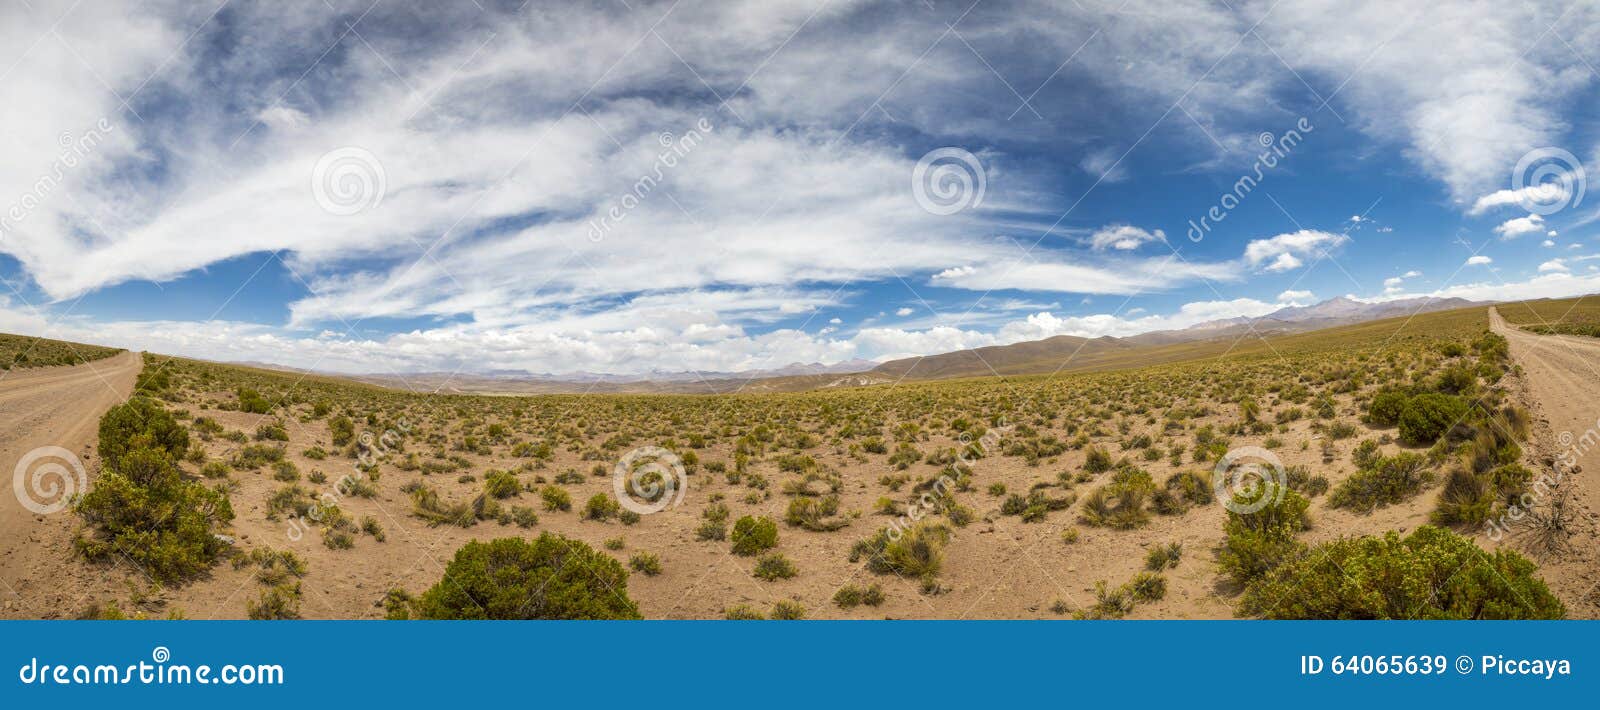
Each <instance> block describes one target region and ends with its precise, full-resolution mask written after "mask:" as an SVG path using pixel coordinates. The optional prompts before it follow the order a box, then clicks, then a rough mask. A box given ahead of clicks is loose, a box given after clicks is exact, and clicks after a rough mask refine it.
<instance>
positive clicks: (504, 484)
mask: <svg viewBox="0 0 1600 710" xmlns="http://www.w3.org/2000/svg"><path fill="white" fill-rule="evenodd" d="M483 492H484V493H486V494H488V495H490V496H492V497H494V498H499V499H502V500H504V499H506V498H510V497H512V496H514V495H517V494H518V493H521V492H522V484H521V483H518V482H517V475H516V474H514V473H512V472H510V471H490V472H488V473H487V474H484V476H483Z"/></svg>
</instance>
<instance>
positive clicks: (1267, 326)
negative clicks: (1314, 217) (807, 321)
mask: <svg viewBox="0 0 1600 710" xmlns="http://www.w3.org/2000/svg"><path fill="white" fill-rule="evenodd" d="M1475 305H1479V304H1478V303H1475V302H1473V301H1468V300H1465V299H1461V298H1431V297H1420V298H1406V299H1400V300H1395V301H1387V302H1383V303H1363V302H1361V301H1357V300H1355V299H1352V298H1346V297H1342V296H1341V297H1339V298H1333V299H1329V300H1326V301H1323V302H1321V303H1318V304H1315V305H1310V306H1287V307H1284V308H1280V309H1278V310H1276V311H1273V312H1271V313H1268V314H1266V315H1264V316H1260V317H1257V318H1246V317H1240V318H1227V319H1223V320H1214V321H1207V322H1204V323H1198V324H1195V325H1193V326H1190V327H1188V328H1184V329H1182V330H1158V331H1154V332H1150V333H1142V334H1139V335H1134V336H1129V337H1126V338H1113V337H1110V336H1105V337H1100V338H1078V337H1073V336H1070V335H1058V336H1055V337H1053V338H1045V339H1044V340H1033V341H1028V342H1023V343H1013V344H1011V345H997V346H993V347H987V348H977V349H974V350H959V351H956V352H951V353H944V354H941V355H930V356H927V357H920V358H906V359H903V360H893V361H890V362H886V363H883V364H882V365H879V366H877V367H875V368H873V369H872V370H871V371H870V372H869V373H868V374H872V375H882V376H884V377H887V378H891V379H915V380H933V379H946V378H952V377H983V376H986V375H1030V374H1041V373H1051V372H1057V371H1059V370H1062V369H1065V368H1067V367H1069V366H1070V367H1071V368H1072V369H1074V370H1083V369H1096V368H1100V367H1107V366H1113V365H1114V366H1127V364H1128V363H1129V362H1130V361H1132V362H1141V363H1143V364H1156V363H1158V362H1164V361H1170V360H1176V359H1181V358H1182V357H1186V356H1187V354H1188V352H1189V351H1188V350H1185V349H1183V348H1177V347H1166V348H1160V346H1173V345H1178V344H1182V343H1200V342H1207V341H1212V340H1219V339H1229V340H1233V339H1238V338H1241V337H1245V336H1250V335H1260V336H1270V335H1287V334H1290V333H1303V332H1307V331H1312V330H1321V329H1323V328H1332V327H1335V326H1341V325H1350V324H1353V323H1360V322H1364V321H1369V320H1381V319H1383V318H1393V317H1396V316H1408V315H1411V314H1413V313H1425V312H1429V311H1444V310H1451V309H1455V308H1467V307H1471V306H1475ZM1130 356H1132V360H1130ZM1141 357H1142V358H1145V359H1144V360H1140V358H1141Z"/></svg>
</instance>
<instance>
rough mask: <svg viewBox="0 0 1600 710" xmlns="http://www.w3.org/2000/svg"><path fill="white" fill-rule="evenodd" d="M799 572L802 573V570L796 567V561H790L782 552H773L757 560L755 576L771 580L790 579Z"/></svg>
mask: <svg viewBox="0 0 1600 710" xmlns="http://www.w3.org/2000/svg"><path fill="white" fill-rule="evenodd" d="M797 574H800V570H798V569H795V566H794V563H793V562H790V561H789V558H787V557H784V556H783V553H782V552H771V553H767V554H765V555H762V556H761V559H759V560H756V568H755V572H754V575H753V576H754V577H756V578H757V579H764V580H767V581H768V582H771V581H774V580H779V579H789V578H790V577H793V576H795V575H797Z"/></svg>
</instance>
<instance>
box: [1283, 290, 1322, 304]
mask: <svg viewBox="0 0 1600 710" xmlns="http://www.w3.org/2000/svg"><path fill="white" fill-rule="evenodd" d="M1316 298H1317V296H1316V294H1314V293H1312V292H1310V291H1293V290H1290V291H1284V292H1283V293H1280V294H1278V302H1279V303H1296V304H1303V303H1308V302H1310V301H1314V300H1316Z"/></svg>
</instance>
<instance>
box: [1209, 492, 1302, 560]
mask: <svg viewBox="0 0 1600 710" xmlns="http://www.w3.org/2000/svg"><path fill="white" fill-rule="evenodd" d="M1258 504H1259V507H1258ZM1310 506H1311V501H1309V500H1307V499H1306V498H1305V496H1302V495H1300V494H1299V493H1296V492H1295V491H1293V490H1290V489H1288V488H1286V487H1282V486H1278V485H1277V484H1275V483H1272V482H1265V483H1263V484H1262V485H1260V486H1258V487H1257V488H1256V489H1255V490H1253V491H1241V492H1239V493H1237V494H1235V495H1234V497H1233V503H1232V505H1230V506H1229V509H1228V520H1227V522H1225V523H1223V525H1222V531H1223V535H1224V537H1223V540H1222V548H1221V549H1220V550H1218V552H1217V561H1218V562H1219V563H1220V564H1221V566H1222V571H1223V573H1224V574H1226V575H1228V576H1229V577H1230V578H1232V579H1233V581H1234V582H1235V583H1237V584H1241V585H1243V584H1248V583H1250V582H1252V581H1254V580H1256V579H1257V578H1259V577H1260V576H1261V575H1264V574H1266V573H1267V572H1269V571H1271V570H1273V569H1274V568H1276V567H1278V566H1279V565H1281V564H1284V563H1285V562H1288V561H1289V560H1292V559H1295V558H1297V557H1299V556H1300V554H1301V553H1302V552H1303V551H1304V550H1305V545H1303V544H1302V543H1300V541H1298V540H1296V539H1295V535H1296V534H1298V533H1299V532H1300V531H1301V530H1304V529H1306V528H1308V527H1310V526H1311V522H1310V519H1309V518H1308V517H1307V515H1306V508H1308V507H1310ZM1240 511H1247V512H1240Z"/></svg>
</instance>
